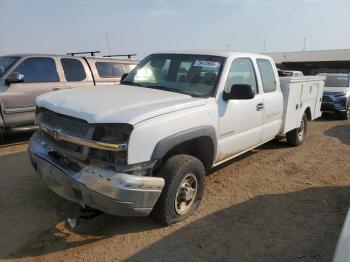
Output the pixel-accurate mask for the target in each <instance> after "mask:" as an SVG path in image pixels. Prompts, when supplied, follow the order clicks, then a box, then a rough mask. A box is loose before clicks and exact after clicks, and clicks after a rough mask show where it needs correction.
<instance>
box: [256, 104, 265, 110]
mask: <svg viewBox="0 0 350 262" xmlns="http://www.w3.org/2000/svg"><path fill="white" fill-rule="evenodd" d="M263 109H264V104H263V103H259V104H257V105H256V111H261V110H263Z"/></svg>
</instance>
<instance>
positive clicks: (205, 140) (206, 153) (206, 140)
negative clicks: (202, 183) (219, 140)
mask: <svg viewBox="0 0 350 262" xmlns="http://www.w3.org/2000/svg"><path fill="white" fill-rule="evenodd" d="M178 154H186V155H191V156H194V157H196V158H198V159H199V160H200V161H201V162H202V163H203V165H204V168H205V170H206V172H207V174H208V173H209V171H210V169H211V168H212V165H213V161H214V145H213V141H212V139H211V138H210V137H208V136H203V137H198V138H194V139H191V140H188V141H185V142H183V143H181V144H179V145H176V146H174V147H173V148H171V149H170V150H169V151H168V152H167V153H166V154H165V156H164V157H163V159H162V162H163V163H164V162H166V161H167V160H168V159H169V158H170V157H172V156H174V155H178Z"/></svg>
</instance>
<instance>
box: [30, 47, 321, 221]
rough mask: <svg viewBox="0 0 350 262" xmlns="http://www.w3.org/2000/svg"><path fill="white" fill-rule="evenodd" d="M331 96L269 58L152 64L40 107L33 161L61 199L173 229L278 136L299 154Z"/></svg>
mask: <svg viewBox="0 0 350 262" xmlns="http://www.w3.org/2000/svg"><path fill="white" fill-rule="evenodd" d="M323 88H324V78H323V77H295V78H294V77H286V78H281V79H279V77H278V72H277V69H276V67H275V65H274V62H273V61H272V59H271V58H270V57H267V56H264V55H258V54H248V53H235V52H204V53H203V52H182V53H171V52H167V53H156V54H151V55H149V56H148V57H146V58H145V59H144V60H143V61H141V62H140V64H139V65H138V66H137V67H136V68H135V69H134V70H133V71H131V72H130V73H129V74H128V75H127V76H125V77H124V78H123V80H122V83H121V84H120V85H117V86H106V87H100V88H98V89H91V88H90V89H89V88H85V89H84V88H78V89H74V90H62V91H59V92H55V93H48V94H45V95H42V96H40V97H38V98H37V100H36V102H37V110H36V121H37V123H38V125H39V126H40V128H39V130H38V131H37V132H36V133H35V134H34V135H33V137H32V138H31V143H30V146H29V153H30V156H31V160H32V164H33V166H34V168H35V169H36V170H37V171H38V172H39V173H40V174H41V177H42V179H43V180H44V181H45V182H46V183H47V185H48V186H49V187H50V188H51V189H52V190H53V191H54V192H56V193H57V194H59V195H61V196H62V197H64V198H66V199H68V200H71V201H74V202H76V203H78V204H80V205H81V206H83V207H85V206H88V207H92V208H94V209H98V210H100V211H103V212H106V213H109V214H113V215H120V216H147V215H149V214H150V213H152V214H153V215H154V217H155V218H156V219H157V220H158V221H159V222H161V223H163V224H171V223H174V222H176V221H179V220H181V219H184V218H185V217H187V216H188V215H190V214H191V213H192V212H193V211H194V210H195V209H196V208H197V207H198V205H199V203H200V201H201V199H202V197H203V193H204V178H205V175H206V174H208V173H209V172H210V170H211V168H212V167H214V166H218V165H220V164H221V163H224V162H226V161H228V160H230V159H232V158H234V157H236V156H238V155H240V154H242V153H244V152H246V151H248V150H251V149H253V148H255V147H257V146H259V145H261V144H263V143H266V142H267V141H269V140H272V139H274V138H275V137H276V136H281V135H286V137H287V141H288V142H289V143H290V144H291V145H295V146H296V145H300V144H301V143H302V142H303V141H304V139H305V136H306V133H307V126H308V125H307V123H308V121H310V120H313V119H315V118H317V117H319V116H321V112H320V106H321V98H322V93H323Z"/></svg>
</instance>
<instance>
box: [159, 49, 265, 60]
mask: <svg viewBox="0 0 350 262" xmlns="http://www.w3.org/2000/svg"><path fill="white" fill-rule="evenodd" d="M154 54H193V55H212V56H222V57H228V56H232V55H235V56H236V55H239V56H249V57H254V56H258V57H266V58H271V57H269V56H266V55H264V54H257V53H247V52H237V51H231V50H216V49H190V50H166V51H160V52H154Z"/></svg>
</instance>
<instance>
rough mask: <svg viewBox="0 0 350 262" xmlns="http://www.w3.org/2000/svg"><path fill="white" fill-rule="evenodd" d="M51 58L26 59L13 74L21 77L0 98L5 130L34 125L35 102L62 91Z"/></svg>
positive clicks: (55, 66) (55, 64) (54, 61)
mask: <svg viewBox="0 0 350 262" xmlns="http://www.w3.org/2000/svg"><path fill="white" fill-rule="evenodd" d="M56 62H57V61H56V60H55V58H54V57H28V58H25V59H24V60H22V61H21V62H20V63H19V65H18V66H17V67H16V68H15V69H14V70H13V71H12V72H18V73H20V74H22V75H23V76H24V81H23V82H21V83H12V84H10V85H9V87H8V89H7V90H6V92H4V93H3V94H2V101H3V106H4V108H3V113H4V120H5V123H6V125H7V126H23V125H32V124H34V112H35V98H36V97H37V96H38V95H41V94H43V93H46V92H50V91H53V90H58V89H61V88H64V82H63V81H61V79H60V77H59V73H58V71H57V63H56Z"/></svg>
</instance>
